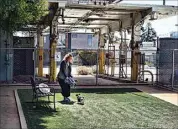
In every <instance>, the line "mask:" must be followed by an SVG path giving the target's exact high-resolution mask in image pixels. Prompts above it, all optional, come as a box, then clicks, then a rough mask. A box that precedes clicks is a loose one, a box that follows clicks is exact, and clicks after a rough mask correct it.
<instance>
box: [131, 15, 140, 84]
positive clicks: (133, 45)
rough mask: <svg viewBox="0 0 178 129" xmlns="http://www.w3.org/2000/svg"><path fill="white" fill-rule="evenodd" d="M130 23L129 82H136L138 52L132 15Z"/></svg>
mask: <svg viewBox="0 0 178 129" xmlns="http://www.w3.org/2000/svg"><path fill="white" fill-rule="evenodd" d="M131 17H132V21H131V26H132V34H131V50H132V52H131V81H137V75H138V58H137V54H136V53H137V52H138V51H139V48H138V46H137V45H136V43H135V19H134V14H132V15H131Z"/></svg>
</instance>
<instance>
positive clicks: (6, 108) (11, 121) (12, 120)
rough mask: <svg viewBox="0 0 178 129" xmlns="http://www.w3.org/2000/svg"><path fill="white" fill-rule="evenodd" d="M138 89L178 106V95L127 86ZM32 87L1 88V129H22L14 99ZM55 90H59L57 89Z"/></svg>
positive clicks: (156, 89) (149, 88)
mask: <svg viewBox="0 0 178 129" xmlns="http://www.w3.org/2000/svg"><path fill="white" fill-rule="evenodd" d="M87 87H88V88H89V86H85V87H83V88H87ZM99 87H102V86H99ZM108 87H110V88H111V87H112V88H122V87H126V86H103V88H108ZM129 87H132V88H137V89H138V90H141V91H143V92H146V93H148V94H150V95H152V96H155V97H158V98H160V99H162V100H165V101H167V102H170V103H172V104H174V105H177V106H178V93H175V92H171V91H167V90H163V89H158V88H154V87H149V86H127V88H129ZM29 88H31V87H30V86H24V87H23V86H20V87H18V86H13V87H9V86H6V87H2V86H0V129H20V121H19V116H18V111H17V107H16V101H15V98H14V92H13V90H15V89H29ZM55 88H59V87H56V86H55ZM90 88H97V87H96V86H92V87H90Z"/></svg>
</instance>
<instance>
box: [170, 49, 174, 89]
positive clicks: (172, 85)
mask: <svg viewBox="0 0 178 129" xmlns="http://www.w3.org/2000/svg"><path fill="white" fill-rule="evenodd" d="M174 53H175V51H174V50H172V84H171V87H172V89H174Z"/></svg>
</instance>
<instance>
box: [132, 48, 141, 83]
mask: <svg viewBox="0 0 178 129" xmlns="http://www.w3.org/2000/svg"><path fill="white" fill-rule="evenodd" d="M138 56H139V50H138V49H135V50H134V51H133V52H132V59H131V81H137V76H138V65H139V62H138Z"/></svg>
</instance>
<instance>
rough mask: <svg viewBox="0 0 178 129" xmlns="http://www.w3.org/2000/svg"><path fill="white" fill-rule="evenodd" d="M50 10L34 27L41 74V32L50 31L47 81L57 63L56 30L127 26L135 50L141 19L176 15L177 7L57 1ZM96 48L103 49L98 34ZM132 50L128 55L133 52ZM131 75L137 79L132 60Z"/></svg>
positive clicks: (101, 30)
mask: <svg viewBox="0 0 178 129" xmlns="http://www.w3.org/2000/svg"><path fill="white" fill-rule="evenodd" d="M50 9H51V11H50V13H49V15H48V16H46V17H44V18H43V20H41V22H39V24H38V26H37V28H36V29H37V30H38V43H39V45H38V46H39V49H40V52H39V57H41V58H40V59H41V60H40V61H39V71H38V74H39V75H40V76H42V75H43V40H42V35H40V34H41V32H42V31H43V29H44V28H46V27H49V31H50V81H55V75H56V62H55V60H54V56H55V50H56V38H57V34H58V32H59V31H64V32H66V31H67V32H70V31H72V29H73V28H75V29H76V28H77V29H80V28H85V29H94V30H95V31H98V34H99V35H102V34H103V33H110V32H114V31H122V30H124V29H125V30H126V29H130V30H132V31H131V33H132V34H131V35H132V36H131V46H130V47H131V50H132V51H133V52H134V50H135V46H134V44H135V43H136V42H137V41H140V38H139V37H138V36H135V35H136V33H138V32H136V31H135V26H139V25H140V23H143V21H144V20H148V19H150V20H156V19H161V18H165V17H168V16H174V15H178V7H177V6H160V5H135V4H122V3H117V2H115V3H112V4H108V5H92V4H75V3H67V2H66V1H59V2H57V3H50ZM99 39H100V40H99V48H100V49H102V46H103V44H104V42H103V40H102V39H101V36H100V38H99ZM133 52H132V56H131V58H132V59H133V58H135V56H136V55H134V53H133ZM102 58H103V56H102V54H101V57H100V58H99V64H100V71H101V72H102V70H103V69H102V65H103V63H104V60H103V59H102ZM131 64H132V65H131V67H132V72H131V73H132V75H131V79H132V80H133V81H134V80H136V79H137V73H138V68H137V63H134V61H133V60H132V61H131Z"/></svg>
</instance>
